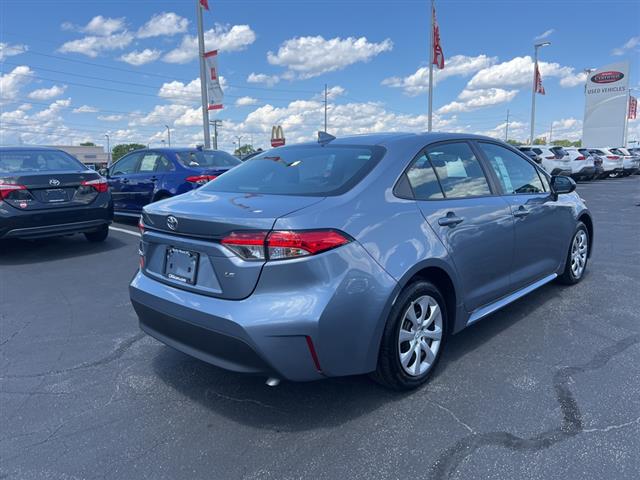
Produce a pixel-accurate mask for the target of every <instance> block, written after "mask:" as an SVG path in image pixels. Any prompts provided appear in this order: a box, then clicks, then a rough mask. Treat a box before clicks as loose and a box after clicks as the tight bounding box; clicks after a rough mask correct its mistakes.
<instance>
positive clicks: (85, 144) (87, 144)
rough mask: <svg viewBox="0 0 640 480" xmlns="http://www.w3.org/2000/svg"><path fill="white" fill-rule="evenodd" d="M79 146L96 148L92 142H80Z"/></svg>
mask: <svg viewBox="0 0 640 480" xmlns="http://www.w3.org/2000/svg"><path fill="white" fill-rule="evenodd" d="M80 146H81V147H95V146H96V144H95V143H93V142H82V143H81V144H80Z"/></svg>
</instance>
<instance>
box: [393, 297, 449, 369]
mask: <svg viewBox="0 0 640 480" xmlns="http://www.w3.org/2000/svg"><path fill="white" fill-rule="evenodd" d="M442 325H443V322H442V310H441V308H440V305H439V304H438V302H437V301H436V300H435V299H434V298H433V297H431V296H429V295H423V296H421V297H418V298H417V299H415V300H414V301H412V302H411V303H410V304H409V307H408V308H407V310H406V311H405V314H404V317H403V319H402V323H401V325H400V330H399V332H398V355H399V359H400V364H401V365H402V368H403V370H404V371H405V372H406V373H407V374H408V375H411V376H412V377H417V376H420V375H423V374H424V373H426V372H427V371H428V370H429V369H430V368H431V366H432V365H433V363H434V362H435V360H436V356H437V355H438V350H439V349H440V344H441V341H442V333H443V332H442Z"/></svg>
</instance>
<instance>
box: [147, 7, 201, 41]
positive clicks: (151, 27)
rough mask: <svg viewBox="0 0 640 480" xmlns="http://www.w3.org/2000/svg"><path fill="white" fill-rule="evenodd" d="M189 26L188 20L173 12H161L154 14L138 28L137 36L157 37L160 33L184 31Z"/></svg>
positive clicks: (173, 33)
mask: <svg viewBox="0 0 640 480" xmlns="http://www.w3.org/2000/svg"><path fill="white" fill-rule="evenodd" d="M188 26H189V20H187V19H186V18H184V17H181V16H180V15H177V14H176V13H173V12H162V13H158V14H156V15H154V16H153V17H151V19H150V20H149V21H148V22H147V23H145V24H144V25H143V26H142V27H140V30H138V38H150V37H159V36H162V35H168V36H170V35H176V34H178V33H184V32H186V31H187V28H188Z"/></svg>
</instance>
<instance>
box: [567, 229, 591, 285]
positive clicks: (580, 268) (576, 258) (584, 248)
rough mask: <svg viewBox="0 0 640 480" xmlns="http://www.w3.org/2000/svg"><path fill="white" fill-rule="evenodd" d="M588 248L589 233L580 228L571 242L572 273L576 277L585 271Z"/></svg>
mask: <svg viewBox="0 0 640 480" xmlns="http://www.w3.org/2000/svg"><path fill="white" fill-rule="evenodd" d="M588 249H589V245H588V242H587V234H586V233H585V231H584V230H578V232H577V233H576V235H575V236H574V237H573V243H572V244H571V273H572V274H573V276H574V277H575V278H576V279H578V278H580V277H582V274H583V273H584V269H585V266H586V265H587V253H588Z"/></svg>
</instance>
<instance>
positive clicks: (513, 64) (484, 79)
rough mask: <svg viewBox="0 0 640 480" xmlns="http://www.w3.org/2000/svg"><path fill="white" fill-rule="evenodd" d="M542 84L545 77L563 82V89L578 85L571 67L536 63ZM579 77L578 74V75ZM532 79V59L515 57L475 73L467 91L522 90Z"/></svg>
mask: <svg viewBox="0 0 640 480" xmlns="http://www.w3.org/2000/svg"><path fill="white" fill-rule="evenodd" d="M538 64H539V66H540V73H541V75H542V80H543V82H544V80H545V77H546V78H549V77H557V78H560V80H562V79H564V78H570V80H565V83H564V84H563V85H562V86H564V87H569V86H574V85H578V83H575V81H574V79H572V78H571V77H574V76H576V73H575V69H574V68H573V67H565V66H562V65H560V64H558V63H549V62H538ZM578 75H579V74H578ZM532 78H533V59H532V58H531V57H529V56H525V57H515V58H512V59H511V60H508V61H506V62H502V63H499V64H497V65H493V66H491V67H488V68H484V69H482V70H480V71H479V72H477V73H476V74H475V75H474V76H473V77H472V78H471V80H469V83H468V84H467V88H468V89H486V88H509V87H510V88H522V87H527V86H529V85H530V84H531V82H532Z"/></svg>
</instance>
